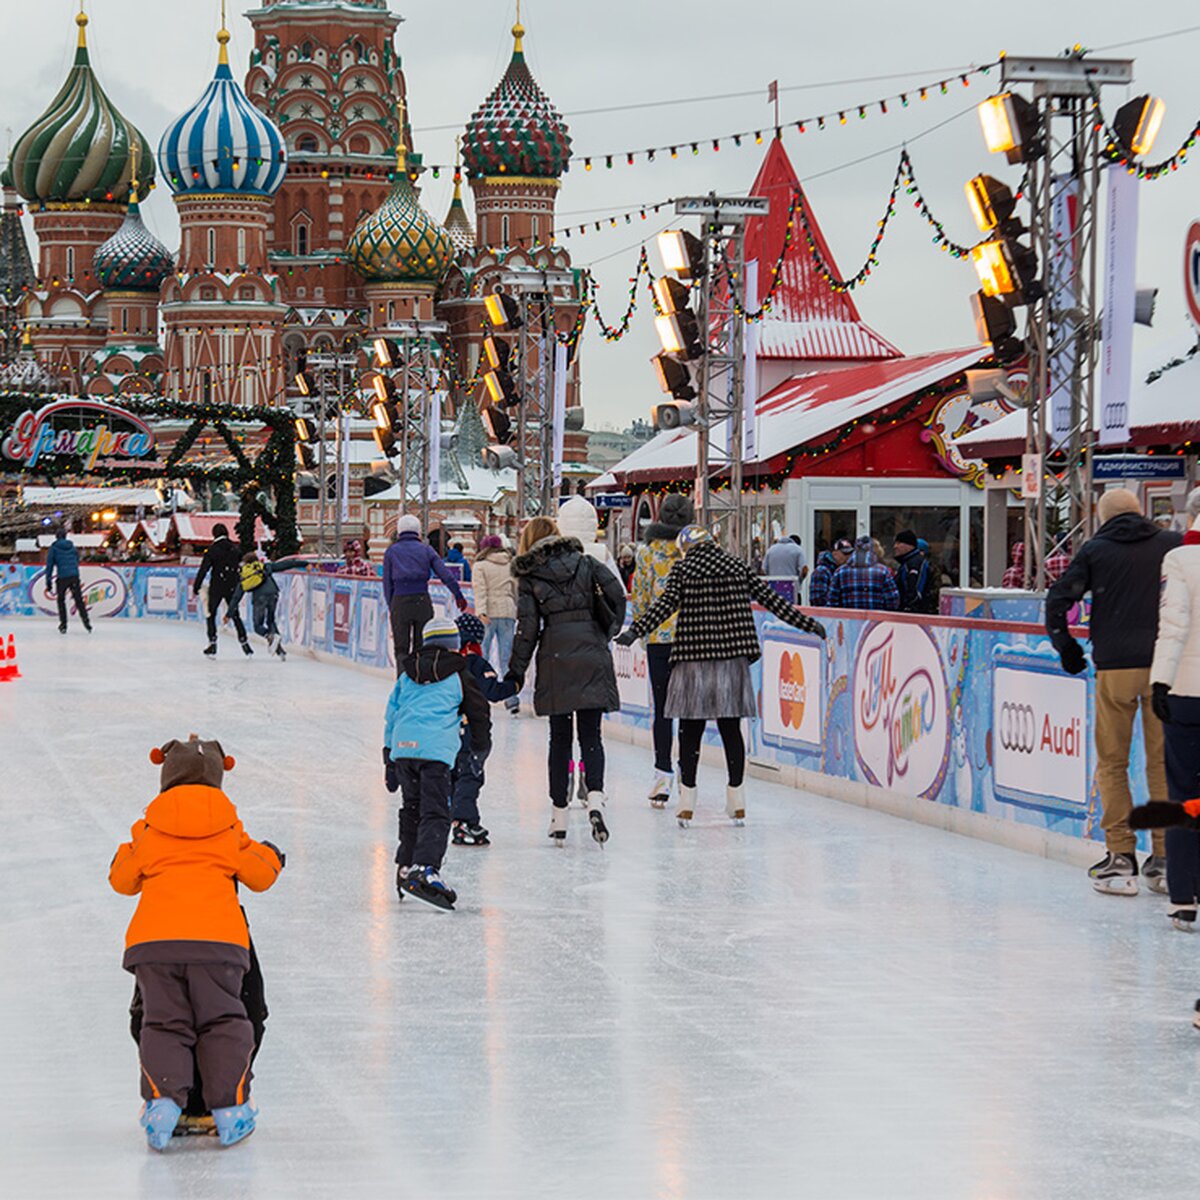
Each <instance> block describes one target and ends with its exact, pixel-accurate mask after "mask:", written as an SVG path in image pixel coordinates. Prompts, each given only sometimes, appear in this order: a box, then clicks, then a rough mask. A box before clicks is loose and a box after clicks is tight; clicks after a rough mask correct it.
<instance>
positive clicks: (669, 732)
mask: <svg viewBox="0 0 1200 1200" xmlns="http://www.w3.org/2000/svg"><path fill="white" fill-rule="evenodd" d="M673 649H674V647H673V646H672V645H671V643H670V642H651V643H650V644H649V645H648V646H647V647H646V665H647V667H648V668H649V671H650V691H651V694H652V695H653V696H654V769H655V770H656V771H670V770H672V769H673V768H672V764H671V750H672V743H673V742H674V740H675V723H674V722H673V721H672V720H671V718H670V717H664V716H663V710H664V709H665V708H666V707H667V684H668V683H670V681H671V651H672V650H673Z"/></svg>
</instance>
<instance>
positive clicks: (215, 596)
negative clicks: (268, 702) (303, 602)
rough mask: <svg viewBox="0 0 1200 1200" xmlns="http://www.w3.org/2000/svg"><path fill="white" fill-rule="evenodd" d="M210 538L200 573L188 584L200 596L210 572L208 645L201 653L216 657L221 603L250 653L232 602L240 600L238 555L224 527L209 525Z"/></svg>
mask: <svg viewBox="0 0 1200 1200" xmlns="http://www.w3.org/2000/svg"><path fill="white" fill-rule="evenodd" d="M213 537H214V538H215V539H216V541H214V542H213V544H212V545H211V546H209V548H208V549H207V550H205V552H204V557H203V558H202V559H201V560H200V570H199V571H197V572H196V580H195V582H194V583H193V584H192V591H193V592H195V594H196V595H197V596H198V595H200V588H201V585H202V584H203V583H204V577H205V576H206V575H207V574H209V572H210V571H211V572H212V582H211V583H210V584H209V585H208V646H207V647H206V649H205V651H204V653H205V654H207V655H208V657H209V658H215V657H216V655H217V609H219V608H220V607H221V605H222V604H224V605H225V609H226V612H228V614H229V616H230V617H231V618H232V620H233V627H234V629H235V630H237V635H238V641H239V642H241V643H242V650H243V652H244V653H246V654H253V653H254V651H253V650H252V649H251V648H250V641H249V639H248V638H247V637H246V627H245V625H243V624H242V618H241V614H240V613H239V612H238V605H237V604H235V603H234V600H233V598H234V596H235V595H236V596H237V597H238V598H239V599H240V598H241V590H242V589H241V581H242V575H241V571H242V553H241V551H240V550H239V549H238V548H237V546H235V545H234V544H233V542H231V541H230V540H229V530H228V529H227V528H226V527H225V526H224V525H214V526H213Z"/></svg>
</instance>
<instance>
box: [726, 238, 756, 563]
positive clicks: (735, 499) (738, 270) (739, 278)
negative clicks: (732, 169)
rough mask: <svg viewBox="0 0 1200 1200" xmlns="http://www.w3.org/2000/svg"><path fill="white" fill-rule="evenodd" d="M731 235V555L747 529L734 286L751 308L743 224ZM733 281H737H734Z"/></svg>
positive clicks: (742, 353) (741, 332)
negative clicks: (743, 493) (747, 288)
mask: <svg viewBox="0 0 1200 1200" xmlns="http://www.w3.org/2000/svg"><path fill="white" fill-rule="evenodd" d="M734 230H735V232H734V235H733V237H732V238H731V239H730V243H731V246H732V249H733V273H734V276H735V279H734V280H730V284H729V300H730V306H729V320H730V322H731V323H732V325H733V330H732V337H731V338H730V342H731V353H732V355H733V362H732V364H731V367H730V375H729V401H730V407H731V410H732V411H731V412H730V437H729V494H730V499H731V501H732V508H731V513H730V524H731V531H730V532H731V536H730V539H729V552H730V553H731V554H732V555H733V556H734V558H743V557H745V550H746V531H745V528H744V520H743V517H744V513H745V506H744V504H743V495H742V478H743V466H744V464H743V462H742V457H743V449H744V447H745V418H746V405H745V396H744V394H743V393H744V390H745V386H746V337H745V333H746V322H745V318H744V317H741V316H739V315H738V313H737V311H736V310H735V308H734V307H733V296H734V289H735V286H739V285H740V287H741V289H742V304H743V308H744V309H747V308H749V307H750V304H751V300H750V296H749V294H748V292H747V290H746V226H745V224H740V225H737V226H735V227H734ZM735 280H736V283H735Z"/></svg>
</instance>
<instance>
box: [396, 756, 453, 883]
mask: <svg viewBox="0 0 1200 1200" xmlns="http://www.w3.org/2000/svg"><path fill="white" fill-rule="evenodd" d="M392 761H393V763H394V765H395V767H396V773H397V774H398V775H399V777H400V794H401V796H403V797H404V806H403V807H402V808H401V809H400V845H399V847H398V848H397V850H396V863H397V865H398V866H401V867H411V866H418V867H433V869H434V870H435V871H436V870H440V869H441V865H442V859H443V858H444V857H445V856H446V843H447V842H448V841H449V839H450V767H449V766H448V765H447V764H446V763H444V762H435V761H434V760H433V759H431V758H397V759H393V760H392Z"/></svg>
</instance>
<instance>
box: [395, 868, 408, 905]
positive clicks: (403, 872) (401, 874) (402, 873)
mask: <svg viewBox="0 0 1200 1200" xmlns="http://www.w3.org/2000/svg"><path fill="white" fill-rule="evenodd" d="M407 875H408V868H407V867H397V868H396V895H397V896H399V897H400V899H401V900H403V899H404V896H405V891H404V880H405V877H406V876H407Z"/></svg>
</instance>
